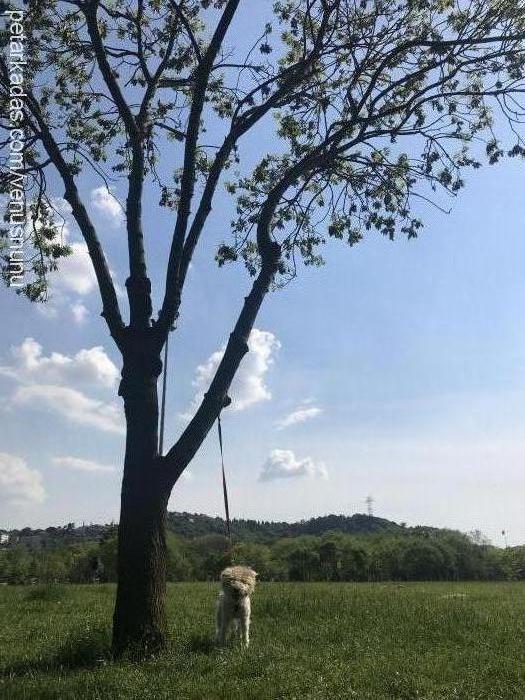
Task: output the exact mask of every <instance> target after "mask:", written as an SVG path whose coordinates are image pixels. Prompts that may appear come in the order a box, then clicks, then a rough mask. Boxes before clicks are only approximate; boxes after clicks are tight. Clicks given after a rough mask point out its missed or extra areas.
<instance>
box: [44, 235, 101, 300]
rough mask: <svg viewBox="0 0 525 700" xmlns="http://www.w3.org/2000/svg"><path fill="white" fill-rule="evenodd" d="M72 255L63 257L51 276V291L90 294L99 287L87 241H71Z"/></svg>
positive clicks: (81, 294)
mask: <svg viewBox="0 0 525 700" xmlns="http://www.w3.org/2000/svg"><path fill="white" fill-rule="evenodd" d="M69 246H70V248H71V255H67V256H66V257H65V258H62V259H61V260H60V262H59V264H58V270H57V272H55V273H54V274H53V275H52V276H51V277H50V286H51V291H52V292H55V290H58V291H59V292H75V294H79V295H80V296H85V295H86V294H90V293H91V292H92V291H93V290H95V289H96V287H97V278H96V276H95V271H94V269H93V264H92V262H91V258H90V257H89V253H88V247H87V245H86V244H85V243H80V242H76V243H70V244H69Z"/></svg>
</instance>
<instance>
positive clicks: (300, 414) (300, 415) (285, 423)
mask: <svg viewBox="0 0 525 700" xmlns="http://www.w3.org/2000/svg"><path fill="white" fill-rule="evenodd" d="M322 412H323V409H322V408H319V406H299V408H296V409H295V411H292V412H291V413H289V414H288V415H287V416H285V417H284V418H282V419H281V420H279V421H277V427H278V428H279V430H282V429H283V428H288V427H290V426H291V425H297V424H298V423H304V422H305V421H307V420H311V419H312V418H315V417H316V416H319V415H320V414H321V413H322Z"/></svg>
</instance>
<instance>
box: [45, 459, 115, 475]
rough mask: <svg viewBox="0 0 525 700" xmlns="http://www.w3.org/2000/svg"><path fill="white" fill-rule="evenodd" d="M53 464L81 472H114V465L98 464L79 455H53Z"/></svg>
mask: <svg viewBox="0 0 525 700" xmlns="http://www.w3.org/2000/svg"><path fill="white" fill-rule="evenodd" d="M52 462H53V464H55V465H56V466H57V467H64V468H65V469H73V470H76V471H81V472H114V471H115V467H112V466H111V465H109V464H99V463H98V462H93V461H91V460H90V459H80V458H79V457H69V456H68V457H53V459H52Z"/></svg>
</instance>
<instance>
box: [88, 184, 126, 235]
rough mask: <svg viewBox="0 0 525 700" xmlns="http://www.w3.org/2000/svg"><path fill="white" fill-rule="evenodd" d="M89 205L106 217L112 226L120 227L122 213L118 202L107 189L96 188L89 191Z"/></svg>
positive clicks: (122, 218)
mask: <svg viewBox="0 0 525 700" xmlns="http://www.w3.org/2000/svg"><path fill="white" fill-rule="evenodd" d="M91 203H92V205H93V207H94V208H95V209H96V210H97V211H98V212H100V213H101V214H103V215H104V216H105V217H107V218H108V219H109V220H110V222H111V225H112V226H115V227H117V226H120V225H121V223H122V221H123V220H124V212H123V211H122V207H121V206H120V203H119V201H118V200H117V199H116V198H115V197H114V195H113V194H112V193H111V192H110V191H109V190H108V188H107V187H105V186H102V187H96V188H95V189H94V190H91Z"/></svg>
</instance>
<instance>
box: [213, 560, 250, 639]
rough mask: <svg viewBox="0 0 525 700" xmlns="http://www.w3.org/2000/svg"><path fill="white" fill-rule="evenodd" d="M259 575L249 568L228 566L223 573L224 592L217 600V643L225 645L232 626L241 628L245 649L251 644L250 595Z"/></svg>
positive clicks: (237, 628)
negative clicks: (232, 624)
mask: <svg viewBox="0 0 525 700" xmlns="http://www.w3.org/2000/svg"><path fill="white" fill-rule="evenodd" d="M256 576H257V573H256V572H255V571H254V570H253V569H249V568H248V567H247V566H228V567H227V568H226V569H224V571H223V572H222V573H221V585H222V590H221V592H220V593H219V599H218V600H217V634H216V638H217V643H218V644H224V643H225V641H226V635H227V632H228V628H229V627H230V624H231V623H232V622H233V623H234V625H235V628H236V630H237V631H238V630H239V628H240V632H241V641H242V644H243V646H244V647H247V646H248V645H249V643H250V614H251V602H250V595H251V594H252V593H253V591H254V588H255V577H256Z"/></svg>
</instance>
